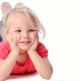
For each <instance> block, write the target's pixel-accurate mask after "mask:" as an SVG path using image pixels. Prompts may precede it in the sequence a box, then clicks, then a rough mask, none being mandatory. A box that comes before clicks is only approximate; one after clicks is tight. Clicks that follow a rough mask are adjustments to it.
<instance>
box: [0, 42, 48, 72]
mask: <svg viewBox="0 0 81 81" xmlns="http://www.w3.org/2000/svg"><path fill="white" fill-rule="evenodd" d="M36 51H37V52H38V54H39V55H40V56H41V57H42V58H44V57H47V56H48V50H47V49H46V47H45V46H44V44H43V43H41V42H39V43H38V46H37V49H36ZM9 53H10V47H9V44H8V43H7V42H5V41H2V42H0V59H2V60H5V59H6V58H7V56H8V55H9ZM35 71H36V69H35V67H34V65H33V63H32V61H31V59H30V57H29V56H28V57H27V59H26V61H25V64H24V65H19V64H18V63H17V62H16V64H15V65H14V67H13V70H12V72H11V74H21V73H29V72H35Z"/></svg>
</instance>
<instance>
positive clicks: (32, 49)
mask: <svg viewBox="0 0 81 81" xmlns="http://www.w3.org/2000/svg"><path fill="white" fill-rule="evenodd" d="M38 40H39V37H38V36H37V38H36V39H35V42H34V44H33V45H32V46H31V47H30V49H29V50H27V52H30V51H36V48H37V45H38Z"/></svg>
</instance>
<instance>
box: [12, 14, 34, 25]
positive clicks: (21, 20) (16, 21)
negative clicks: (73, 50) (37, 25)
mask: <svg viewBox="0 0 81 81" xmlns="http://www.w3.org/2000/svg"><path fill="white" fill-rule="evenodd" d="M11 25H14V26H21V25H26V26H27V25H33V24H32V21H31V19H30V17H29V16H28V15H26V14H24V13H16V14H14V16H13V18H12V22H11Z"/></svg>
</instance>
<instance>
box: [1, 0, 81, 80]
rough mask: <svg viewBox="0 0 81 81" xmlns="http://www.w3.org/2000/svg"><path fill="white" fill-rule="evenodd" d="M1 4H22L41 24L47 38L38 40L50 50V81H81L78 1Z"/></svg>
mask: <svg viewBox="0 0 81 81" xmlns="http://www.w3.org/2000/svg"><path fill="white" fill-rule="evenodd" d="M3 1H8V2H9V3H11V5H12V6H13V7H14V4H16V3H17V2H22V3H24V4H25V5H26V6H28V7H29V8H31V9H32V10H34V12H35V13H36V14H37V15H38V17H39V19H40V20H41V22H42V23H43V25H44V27H45V29H46V32H47V34H46V37H45V38H44V39H41V40H42V42H43V43H44V44H45V45H46V47H47V48H48V50H49V60H50V62H51V64H52V66H53V69H54V73H53V76H52V78H51V80H50V81H54V80H56V81H71V80H81V0H0V4H1V3H2V2H3ZM0 18H1V11H0ZM39 79H40V80H42V79H41V77H40V76H39V75H35V76H34V75H33V76H32V77H30V76H29V78H28V77H22V78H20V79H19V78H18V79H17V78H15V79H13V78H10V79H8V80H7V81H12V80H13V81H18V80H19V81H25V80H28V81H31V80H32V81H34V80H39ZM42 81H43V80H42Z"/></svg>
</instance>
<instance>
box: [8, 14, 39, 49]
mask: <svg viewBox="0 0 81 81" xmlns="http://www.w3.org/2000/svg"><path fill="white" fill-rule="evenodd" d="M9 33H12V34H13V35H14V36H15V37H16V39H17V45H18V47H19V48H20V49H21V50H28V49H29V48H30V47H31V45H33V44H34V42H35V39H36V38H37V36H38V31H37V29H36V28H35V27H34V26H33V25H32V24H31V23H30V20H29V18H28V17H27V16H25V15H23V14H22V13H17V14H15V16H14V17H13V20H12V22H11V25H10V29H9Z"/></svg>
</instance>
